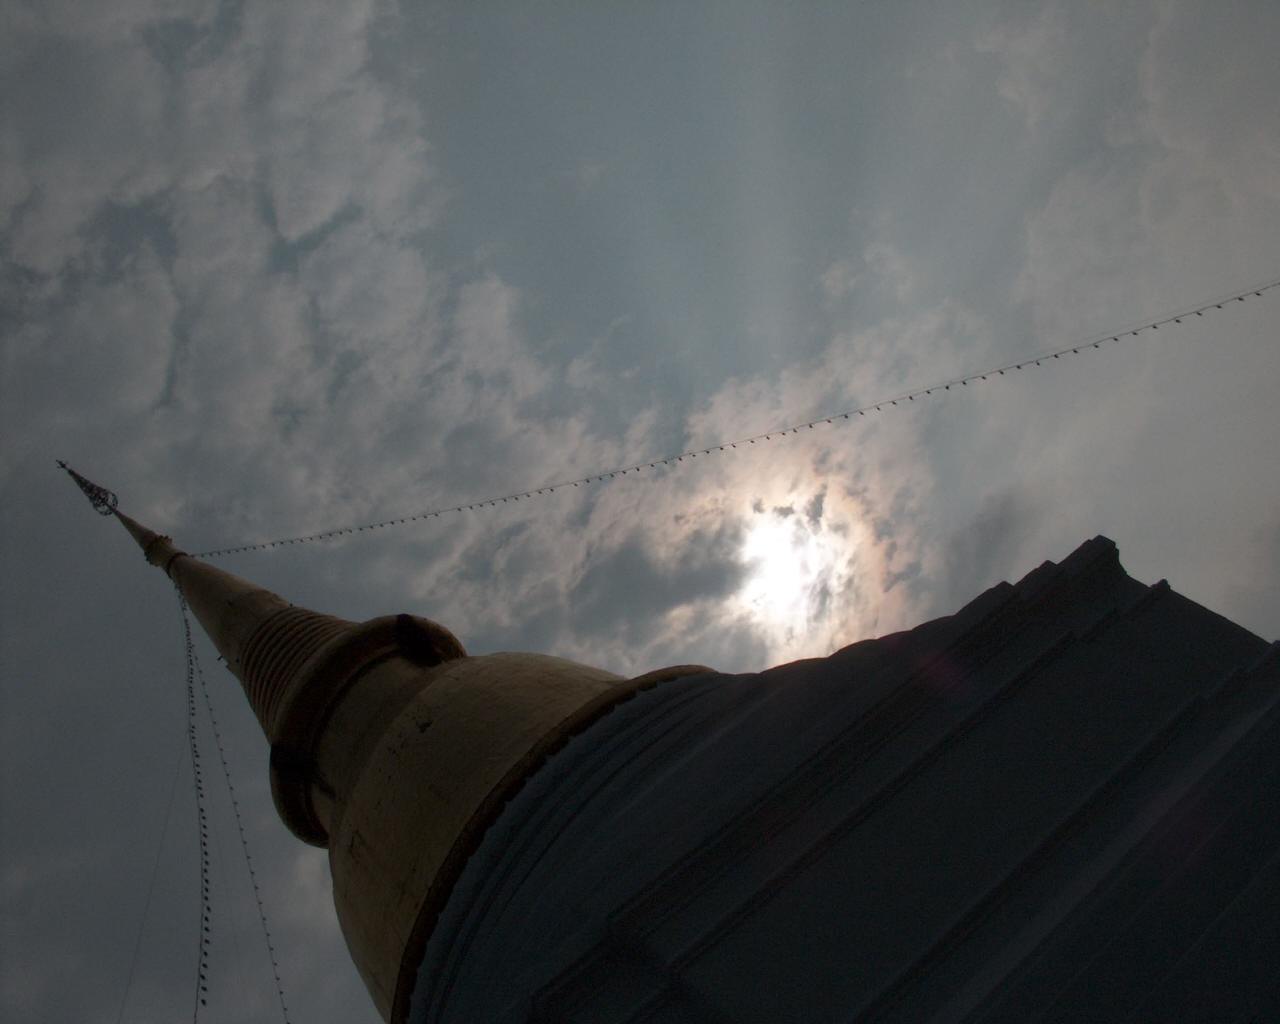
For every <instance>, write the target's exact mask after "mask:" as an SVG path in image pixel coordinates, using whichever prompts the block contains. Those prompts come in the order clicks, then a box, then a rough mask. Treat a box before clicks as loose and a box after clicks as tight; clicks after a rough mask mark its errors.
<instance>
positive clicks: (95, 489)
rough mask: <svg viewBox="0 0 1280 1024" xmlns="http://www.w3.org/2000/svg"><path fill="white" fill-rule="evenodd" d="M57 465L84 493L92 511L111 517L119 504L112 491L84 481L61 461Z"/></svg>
mask: <svg viewBox="0 0 1280 1024" xmlns="http://www.w3.org/2000/svg"><path fill="white" fill-rule="evenodd" d="M57 461H58V465H59V466H60V467H61V468H62V469H65V470H66V471H67V472H68V473H69V474H70V476H71V479H72V480H74V481H75V482H76V486H77V487H79V488H80V490H81V491H83V492H84V496H85V497H86V498H88V499H89V503H90V504H91V505H92V506H93V510H94V511H95V512H97V513H98V514H99V515H102V516H109V515H113V514H114V513H115V510H116V506H117V505H119V504H120V502H119V499H117V498H116V496H115V492H114V491H109V490H107V489H106V488H105V487H99V486H98V485H97V484H95V483H94V482H93V481H92V480H86V479H85V478H84V477H82V476H81V475H80V474H79V473H77V472H76V471H75V470H74V469H72V468H71V467H70V466H68V465H67V464H66V463H65V462H63V461H62V460H61V459H58V460H57Z"/></svg>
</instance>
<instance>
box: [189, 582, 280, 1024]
mask: <svg viewBox="0 0 1280 1024" xmlns="http://www.w3.org/2000/svg"><path fill="white" fill-rule="evenodd" d="M174 589H175V590H176V591H177V595H178V607H179V609H180V611H181V613H182V630H183V641H184V646H185V648H186V659H187V741H188V744H189V746H190V748H191V764H192V768H193V773H194V776H195V778H194V781H195V796H196V815H197V819H198V820H197V824H198V826H199V836H200V936H199V938H200V945H199V951H200V956H199V960H198V962H197V967H196V1002H195V1009H194V1012H193V1014H192V1024H199V1020H200V1011H201V1009H202V1008H204V1007H207V1006H208V999H209V974H210V969H209V956H210V952H211V943H212V938H213V935H212V926H213V898H212V889H211V880H210V877H209V854H210V838H209V827H210V824H211V823H210V820H209V802H208V794H207V792H206V790H205V787H204V777H203V774H202V770H201V760H200V747H199V743H198V740H197V738H196V737H197V725H196V690H197V689H199V691H200V694H201V696H202V697H203V700H204V709H205V714H206V715H207V717H208V720H209V729H210V732H211V733H212V734H213V742H214V746H215V747H216V748H217V751H218V763H219V765H220V766H221V768H222V781H223V783H224V784H225V785H226V787H227V795H228V797H229V798H230V800H231V811H232V814H233V815H234V816H235V822H236V831H237V832H238V833H239V838H240V852H241V854H242V855H243V856H244V863H245V869H246V870H247V872H248V875H249V883H250V884H251V885H252V886H253V898H254V902H255V903H256V904H257V908H258V923H259V925H260V926H261V928H262V937H263V940H264V942H265V943H266V947H267V956H268V958H269V959H270V961H271V976H272V978H273V979H274V981H275V992H276V1001H277V1002H278V1003H279V1006H280V1017H281V1019H282V1020H283V1021H284V1024H289V1008H288V1006H287V1005H286V1004H285V999H284V985H283V984H282V983H281V981H280V963H279V961H278V960H277V959H276V948H275V944H274V942H273V941H272V938H271V930H270V928H269V926H268V925H267V910H266V907H265V906H263V903H262V890H261V888H260V887H259V885H258V875H257V872H256V871H254V868H253V857H252V856H250V854H249V837H248V836H247V835H246V834H245V831H244V819H243V817H242V816H241V814H240V801H239V799H238V798H237V796H236V788H235V785H234V784H233V783H232V781H231V767H230V765H229V764H228V763H227V752H226V748H224V747H223V745H222V732H221V730H220V729H219V728H218V719H217V716H216V715H215V714H214V711H213V701H212V699H211V698H210V696H209V687H208V684H207V683H206V682H205V677H204V670H203V669H202V668H201V667H200V658H199V656H198V655H197V653H196V646H195V641H194V639H193V636H192V629H191V617H190V615H189V614H188V608H187V601H186V598H185V597H184V596H183V593H182V590H181V589H180V588H178V585H177V584H176V583H175V584H174Z"/></svg>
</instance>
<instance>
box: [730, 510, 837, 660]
mask: <svg viewBox="0 0 1280 1024" xmlns="http://www.w3.org/2000/svg"><path fill="white" fill-rule="evenodd" d="M742 560H743V562H744V563H745V564H746V565H747V566H748V569H747V580H746V583H745V585H744V586H743V588H742V589H741V590H740V591H739V593H738V598H739V600H740V601H741V602H742V604H744V605H745V606H746V608H747V610H748V611H749V613H750V614H751V616H752V617H753V618H755V619H756V620H757V621H759V622H760V623H761V624H762V625H764V626H766V627H769V628H770V629H772V630H774V631H776V632H777V633H779V634H781V635H782V636H783V637H786V638H794V637H796V636H798V635H801V634H803V632H804V631H805V629H806V627H807V626H808V625H809V620H810V617H811V615H812V613H813V612H814V606H815V598H816V597H817V594H818V592H819V591H820V590H821V588H822V586H823V584H824V582H827V581H830V579H831V576H832V573H833V571H834V570H835V567H836V565H837V564H838V563H839V560H840V550H839V548H838V547H837V545H836V544H834V543H833V540H832V538H831V536H830V535H829V534H827V533H825V532H824V531H822V530H821V529H819V528H816V527H814V526H813V525H811V524H810V523H809V522H808V521H807V520H806V519H805V517H804V516H802V515H799V514H796V513H792V514H790V515H786V516H782V515H778V514H777V513H773V514H766V515H764V516H762V517H761V519H760V521H759V522H757V523H755V524H753V525H752V526H751V528H750V529H749V530H748V532H747V535H746V538H745V540H744V542H743V546H742Z"/></svg>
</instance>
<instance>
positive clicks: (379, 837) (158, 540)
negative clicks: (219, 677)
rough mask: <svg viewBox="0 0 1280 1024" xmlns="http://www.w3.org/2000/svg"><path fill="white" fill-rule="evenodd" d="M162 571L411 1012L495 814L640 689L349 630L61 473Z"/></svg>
mask: <svg viewBox="0 0 1280 1024" xmlns="http://www.w3.org/2000/svg"><path fill="white" fill-rule="evenodd" d="M60 465H62V466H63V468H64V469H67V471H68V472H69V473H71V475H72V476H73V478H74V479H75V480H76V483H77V484H78V485H79V486H80V488H81V490H83V491H84V492H85V494H86V495H87V496H88V497H89V499H90V501H92V502H93V504H94V507H95V508H96V509H98V510H99V511H100V512H103V514H106V515H112V514H114V515H115V516H116V517H117V518H118V519H119V520H120V522H121V523H122V524H123V525H124V527H125V529H126V530H128V531H129V533H130V535H131V536H132V537H133V538H134V540H135V541H137V543H138V545H139V547H141V548H142V551H143V553H144V555H145V556H146V559H147V561H148V562H150V563H151V564H152V565H155V566H157V567H158V568H160V569H163V570H164V572H165V573H166V574H167V575H168V576H169V577H170V579H172V580H173V582H174V584H175V585H176V586H177V587H178V589H179V591H180V592H181V594H182V595H183V597H184V598H185V600H186V602H187V604H188V605H189V607H190V608H191V610H192V611H193V612H194V613H195V616H196V618H197V619H198V620H199V622H200V624H201V626H202V627H203V628H204V630H205V632H206V633H207V634H208V635H209V637H210V639H211V640H212V641H213V643H214V645H215V646H216V647H217V648H218V651H219V652H220V653H221V654H222V656H223V658H224V659H225V660H226V664H227V666H228V668H230V670H231V671H232V673H234V675H235V676H236V677H237V678H238V679H239V680H240V683H241V685H242V686H243V687H244V692H245V695H246V696H247V697H248V698H249V703H250V704H251V705H252V707H253V710H254V713H255V714H256V715H257V717H258V721H259V722H260V723H261V724H262V729H263V732H264V733H265V734H266V737H267V740H268V741H269V743H270V745H271V788H272V795H273V797H274V799H275V803H276V808H277V810H278V811H279V813H280V816H281V818H282V819H283V820H284V822H285V824H286V825H288V827H289V829H290V830H291V831H292V832H293V833H294V834H295V835H296V836H298V837H299V838H300V839H302V840H304V841H305V842H308V843H311V844H313V845H316V846H322V847H327V848H328V850H329V863H330V867H331V870H332V874H333V887H334V902H335V904H336V906H337V911H338V918H339V921H340V922H341V925H342V929H343V933H344V935H345V937H346V940H347V945H348V947H349V949H350V952H351V956H352V958H353V959H354V961H355V963H356V967H357V968H358V969H359V971H360V974H361V977H362V978H363V979H364V982H365V984H366V986H367V987H368V989H369V992H370V994H371V995H372V997H373V1000H374V1003H375V1004H376V1005H377V1007H378V1010H379V1012H380V1013H381V1014H382V1016H383V1018H384V1019H385V1020H387V1021H389V1022H398V1021H403V1020H405V1019H406V1017H407V1014H408V1008H409V997H410V995H411V992H412V988H413V985H414V982H415V978H416V975H417V968H418V965H419V963H420V962H421V959H422V954H423V950H424V948H425V946H426V942H427V939H428V937H429V936H430V933H431V929H432V927H433V925H434V922H435V920H436V917H437V916H438V914H439V912H440V909H441V908H442V907H443V905H444V902H445V900H446V899H447V897H448V895H449V892H450V890H451V888H452V886H453V884H454V882H455V881H456V879H457V877H458V874H459V872H460V871H461V869H462V867H463V866H464V864H465V863H466V860H467V857H468V855H469V854H470V853H471V851H472V850H473V849H474V848H475V846H476V844H477V843H478V842H479V840H480V838H481V837H482V836H483V834H484V832H485V830H486V829H487V828H488V826H489V824H490V823H491V822H492V821H493V820H494V818H495V816H496V815H497V813H498V811H499V810H500V809H501V808H502V806H503V805H504V804H505V803H506V802H507V800H509V799H510V797H511V795H512V794H513V793H515V792H516V791H517V790H518V789H519V788H520V787H521V786H522V785H523V783H524V781H525V780H526V779H527V778H528V776H529V775H530V774H531V773H532V772H533V771H534V769H536V768H537V767H538V765H539V764H541V763H542V761H543V760H545V758H546V757H547V756H548V754H550V753H551V752H552V751H553V750H554V749H555V748H557V747H558V746H560V745H561V744H563V743H564V742H565V741H566V740H567V739H568V738H569V737H570V736H572V735H573V734H574V733H576V732H578V731H579V730H581V729H583V728H585V727H586V726H587V725H588V724H590V723H591V722H592V721H593V720H594V719H596V718H597V717H598V716H600V715H601V714H603V713H604V712H605V711H606V710H608V709H609V708H611V707H612V706H614V705H615V704H616V703H618V702H619V701H620V700H623V699H625V698H627V697H629V696H631V695H632V694H634V693H636V692H637V691H638V690H641V689H645V688H648V687H649V686H652V685H654V684H656V683H657V682H659V681H661V680H663V679H668V678H674V677H677V676H682V675H688V674H689V673H690V672H691V671H699V670H702V669H701V667H700V666H677V667H673V668H670V669H664V670H661V671H659V672H653V673H649V674H647V675H645V676H641V677H639V678H637V679H631V680H627V679H623V678H621V677H619V676H616V675H613V674H612V673H609V672H605V671H603V670H601V669H597V668H591V667H589V666H586V665H580V664H577V663H575V662H571V661H566V660H564V659H562V658H554V657H548V656H546V655H540V654H510V653H503V654H490V655H485V656H480V657H469V656H468V655H467V653H466V652H465V651H464V650H463V648H462V645H461V644H460V643H459V642H458V640H457V639H456V638H455V637H454V636H453V634H452V633H450V632H449V630H447V629H445V628H444V627H443V626H440V625H439V624H437V623H435V622H431V621H430V620H428V619H424V618H419V617H417V616H412V615H388V616H383V617H380V618H375V619H370V620H368V621H367V622H361V623H353V622H348V621H346V620H344V619H339V618H335V617H333V616H330V615H322V614H320V613H318V612H313V611H310V610H308V609H306V608H299V607H296V606H294V605H292V604H290V603H289V602H288V601H286V600H284V599H283V598H281V597H280V596H278V595H276V594H274V593H272V592H271V591H269V590H266V589H264V588H263V587H259V586H257V585H256V584H254V583H251V582H249V581H248V580H245V579H242V578H240V577H239V576H235V575H233V574H231V573H228V572H224V571H223V570H221V569H218V568H216V567H214V566H212V565H209V564H207V563H205V562H202V561H201V560H199V559H197V558H194V557H192V556H191V555H188V554H187V553H185V552H183V551H181V550H179V549H178V548H177V547H175V546H174V544H173V541H172V540H171V539H170V538H169V537H167V536H164V535H162V534H158V533H155V532H154V531H152V530H150V529H148V528H147V527H145V526H143V525H141V524H140V523H138V522H136V521H135V520H133V519H131V518H130V517H129V516H127V515H125V514H124V513H122V512H120V511H119V510H118V509H117V508H116V499H115V495H114V494H112V493H111V492H110V491H107V490H106V489H104V488H101V487H98V486H97V485H96V484H93V483H91V482H90V481H88V480H86V479H85V478H84V477H82V476H80V475H79V474H77V473H75V472H74V471H73V470H71V469H70V467H67V466H66V465H65V464H62V463H60Z"/></svg>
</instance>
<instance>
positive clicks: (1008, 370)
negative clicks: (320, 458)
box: [60, 279, 1280, 558]
mask: <svg viewBox="0 0 1280 1024" xmlns="http://www.w3.org/2000/svg"><path fill="white" fill-rule="evenodd" d="M1275 288H1280V279H1273V280H1270V281H1268V282H1266V283H1264V284H1260V285H1255V286H1254V287H1251V288H1246V289H1244V290H1242V291H1235V292H1232V293H1230V294H1228V295H1224V296H1222V297H1219V298H1215V299H1211V300H1209V301H1207V302H1201V303H1199V304H1197V305H1194V306H1188V307H1186V308H1183V309H1181V310H1179V311H1177V312H1174V313H1168V314H1165V315H1163V316H1161V317H1158V318H1156V319H1154V320H1145V321H1143V322H1142V323H1140V324H1138V325H1136V326H1131V327H1126V328H1125V329H1124V330H1120V331H1109V332H1107V333H1105V334H1098V335H1094V336H1092V337H1090V338H1088V339H1086V340H1084V341H1080V342H1077V343H1075V344H1073V345H1066V346H1064V347H1062V348H1058V349H1051V350H1050V351H1047V352H1041V353H1040V354H1038V355H1033V356H1028V357H1027V358H1025V359H1020V360H1017V361H1015V362H1010V363H1004V364H1002V365H999V366H993V367H990V368H988V369H985V370H979V371H977V372H974V373H969V374H965V375H964V376H962V377H952V378H949V379H947V380H942V381H939V382H938V383H936V384H930V385H928V386H927V387H922V388H915V389H914V390H911V391H904V392H902V393H901V394H896V395H891V396H889V397H888V398H882V399H880V400H878V401H875V402H870V403H868V404H866V405H860V406H857V407H855V408H853V409H844V410H841V411H839V412H833V413H831V414H829V415H826V416H819V417H817V418H816V419H812V420H804V421H801V422H798V423H791V424H787V425H785V426H779V427H775V428H774V429H772V430H768V431H764V432H762V433H758V434H751V435H749V436H746V437H739V438H734V439H733V440H730V441H721V442H717V443H715V444H712V445H708V446H707V447H705V448H691V449H689V450H687V451H682V452H676V453H675V454H673V455H664V456H655V457H653V458H650V459H645V460H642V461H640V462H637V463H634V464H632V465H627V466H618V467H615V468H613V469H606V470H600V471H599V472H595V473H591V474H588V475H587V476H582V477H576V478H572V479H566V480H558V481H555V482H554V483H549V484H543V485H542V486H541V487H536V488H533V489H531V490H527V491H516V492H513V493H510V494H502V495H494V496H491V497H488V498H480V499H479V500H477V501H471V502H465V503H463V504H458V505H449V506H447V507H442V508H436V509H429V510H427V511H423V512H416V513H414V514H412V515H406V516H401V517H399V518H395V519H383V520H380V521H378V522H372V523H364V524H361V525H355V526H340V527H334V528H333V529H328V530H321V531H319V532H317V533H309V534H303V535H301V536H295V537H281V538H277V539H276V540H265V541H257V542H255V543H252V544H239V545H236V546H234V547H223V548H214V549H211V550H209V551H198V552H196V553H195V557H197V558H218V557H220V556H223V555H234V554H240V553H242V552H246V551H264V550H267V549H268V548H277V547H285V546H288V545H294V544H312V543H316V542H318V541H324V540H333V539H334V538H337V537H343V536H347V535H349V534H354V533H363V532H365V531H369V530H383V529H387V528H390V527H395V526H406V525H408V524H409V523H415V522H420V521H422V520H426V519H438V518H440V517H441V516H445V515H449V514H452V513H460V512H479V511H483V510H484V509H488V508H494V507H496V506H498V505H506V504H509V503H512V502H518V501H526V500H529V499H531V498H537V497H542V496H545V495H550V494H554V493H555V492H556V491H559V490H563V489H565V488H569V487H584V486H588V485H590V484H597V483H603V482H605V481H607V480H613V479H615V478H616V477H620V476H626V475H628V474H639V473H643V472H646V471H653V470H656V469H658V467H660V466H670V465H672V464H674V463H683V462H684V461H685V460H686V459H688V460H693V459H696V458H698V457H699V456H702V457H706V456H710V455H718V454H720V453H722V452H729V451H733V450H736V449H738V448H739V447H749V446H750V445H754V444H759V443H764V442H769V441H773V440H776V439H779V438H782V437H784V436H786V435H790V434H798V433H799V432H800V431H802V430H814V429H816V428H817V427H819V426H837V425H839V424H841V423H843V422H845V421H846V420H851V419H853V418H854V417H862V416H867V415H869V414H874V413H883V412H887V411H889V410H891V409H893V408H895V407H897V406H901V405H905V404H907V403H910V402H914V401H916V400H917V399H923V398H927V397H931V396H934V395H939V394H942V393H945V392H948V391H950V390H951V389H952V388H960V387H968V386H969V385H970V384H976V383H978V382H981V381H988V380H992V379H994V378H997V377H1004V376H1006V375H1011V374H1013V373H1016V372H1017V371H1019V370H1023V369H1026V368H1028V367H1035V366H1043V365H1045V364H1047V363H1050V362H1052V361H1054V360H1059V359H1062V358H1063V357H1065V356H1073V355H1080V354H1081V353H1083V352H1088V351H1091V350H1094V349H1099V348H1102V347H1103V345H1106V344H1119V343H1121V342H1124V341H1126V340H1128V339H1131V338H1136V337H1138V336H1139V335H1142V334H1145V333H1147V332H1149V331H1158V330H1160V328H1162V327H1167V326H1169V325H1178V324H1182V323H1183V321H1185V320H1189V319H1191V318H1192V317H1203V316H1205V315H1206V314H1208V313H1212V312H1216V311H1217V310H1220V309H1223V308H1224V307H1225V306H1226V305H1227V304H1228V303H1231V302H1244V301H1245V300H1247V299H1250V298H1261V297H1262V296H1263V295H1265V294H1266V293H1267V292H1269V291H1271V290H1273V289H1275ZM60 465H62V464H61V463H60ZM64 468H67V467H65V465H64ZM68 472H73V471H71V470H70V469H68ZM73 475H75V476H77V482H79V480H80V478H79V477H78V474H74V473H73ZM85 482H86V483H87V481H85ZM82 486H83V485H82ZM86 493H88V492H86ZM108 493H109V492H108ZM112 498H114V495H112ZM94 507H95V508H96V507H98V506H97V504H96V503H95V506H94Z"/></svg>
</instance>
